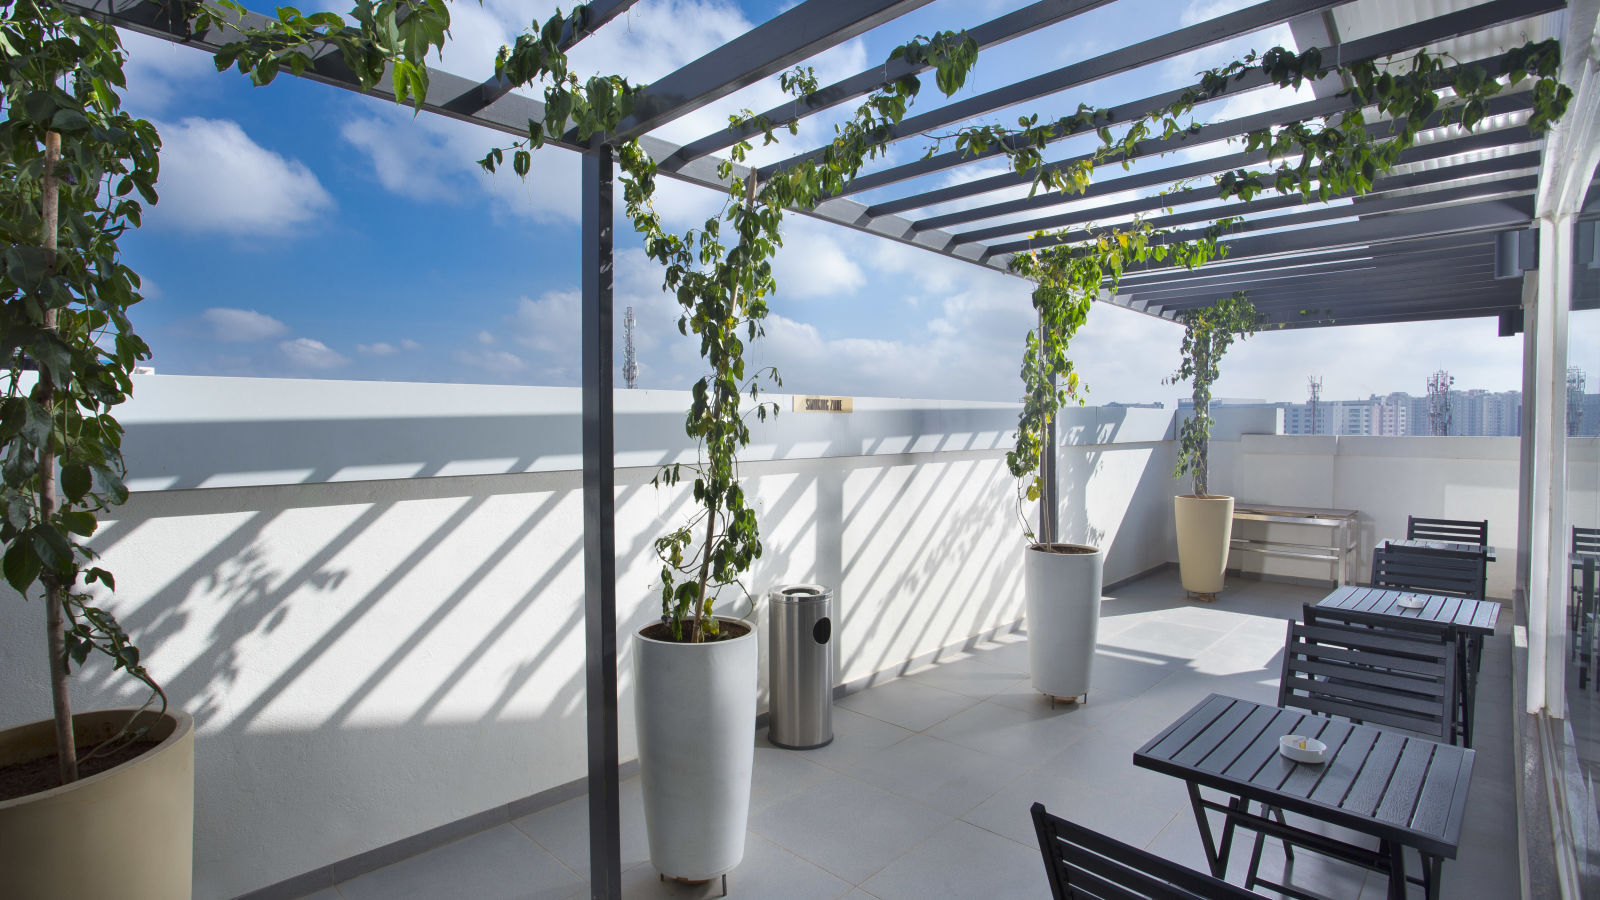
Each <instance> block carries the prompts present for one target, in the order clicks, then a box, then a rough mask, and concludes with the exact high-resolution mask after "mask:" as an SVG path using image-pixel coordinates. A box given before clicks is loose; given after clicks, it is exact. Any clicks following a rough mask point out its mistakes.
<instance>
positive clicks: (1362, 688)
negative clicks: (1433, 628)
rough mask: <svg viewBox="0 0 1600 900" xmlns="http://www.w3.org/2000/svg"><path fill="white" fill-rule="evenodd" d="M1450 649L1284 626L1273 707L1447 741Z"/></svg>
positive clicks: (1451, 729) (1451, 720)
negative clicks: (1405, 731) (1289, 708)
mask: <svg viewBox="0 0 1600 900" xmlns="http://www.w3.org/2000/svg"><path fill="white" fill-rule="evenodd" d="M1455 677H1456V645H1455V644H1454V643H1453V642H1444V643H1439V642H1435V641H1432V640H1428V639H1421V640H1419V639H1417V638H1411V637H1403V636H1398V635H1395V634H1393V633H1387V634H1385V633H1367V634H1362V633H1360V632H1359V631H1358V630H1357V629H1353V628H1331V627H1327V626H1320V625H1302V624H1300V623H1299V622H1290V623H1289V635H1288V640H1287V641H1286V642H1285V644H1284V648H1283V675H1282V678H1281V679H1280V680H1279V683H1278V705H1279V706H1284V707H1294V708H1295V709H1304V710H1307V711H1308V712H1314V713H1318V714H1320V715H1325V716H1343V717H1345V718H1347V719H1350V720H1352V721H1356V722H1370V723H1372V724H1374V725H1391V726H1394V727H1396V728H1404V729H1407V730H1409V731H1415V732H1418V733H1419V734H1423V735H1426V736H1428V737H1431V738H1436V739H1438V740H1441V741H1450V742H1451V743H1454V742H1455V708H1456V704H1455V699H1456V697H1455Z"/></svg>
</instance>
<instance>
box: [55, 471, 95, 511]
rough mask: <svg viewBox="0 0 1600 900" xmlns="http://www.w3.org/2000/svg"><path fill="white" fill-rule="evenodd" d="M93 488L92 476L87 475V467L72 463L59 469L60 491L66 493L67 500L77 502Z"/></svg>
mask: <svg viewBox="0 0 1600 900" xmlns="http://www.w3.org/2000/svg"><path fill="white" fill-rule="evenodd" d="M93 487H94V476H93V475H91V474H90V473H89V467H88V466H85V465H83V464H82V463H72V464H71V465H66V466H62V467H61V489H62V490H63V491H65V492H66V495H67V499H69V500H71V501H73V502H75V503H76V502H78V501H81V500H82V499H83V498H84V495H86V494H88V493H89V491H90V490H91V489H92V488H93Z"/></svg>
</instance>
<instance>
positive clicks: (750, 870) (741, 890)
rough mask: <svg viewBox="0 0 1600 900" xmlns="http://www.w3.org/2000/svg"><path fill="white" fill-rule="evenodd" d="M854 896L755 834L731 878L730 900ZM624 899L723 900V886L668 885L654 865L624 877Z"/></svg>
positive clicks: (842, 884) (831, 877) (819, 899)
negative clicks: (675, 899) (732, 899)
mask: <svg viewBox="0 0 1600 900" xmlns="http://www.w3.org/2000/svg"><path fill="white" fill-rule="evenodd" d="M851 890H853V886H852V885H851V884H850V883H849V882H847V881H844V880H842V879H840V878H838V877H837V876H835V875H832V874H830V873H829V872H827V871H825V870H823V869H821V868H819V867H817V866H815V865H813V864H811V863H809V862H806V861H805V860H803V859H801V858H800V857H798V856H795V855H794V854H793V853H790V852H789V851H787V850H785V849H783V848H782V847H779V846H777V845H776V844H774V843H772V842H771V841H769V840H767V839H766V838H763V837H761V836H760V835H757V834H752V835H750V836H749V838H748V839H747V840H746V842H745V848H744V859H743V860H742V861H741V862H740V863H739V866H738V867H737V868H735V869H734V870H733V871H732V872H729V873H728V897H729V898H749V900H834V898H836V897H840V896H843V895H845V894H846V893H848V892H849V891H851ZM622 895H623V896H624V897H626V898H629V900H633V898H656V897H674V898H685V900H691V898H692V900H699V898H704V897H721V896H722V884H721V880H720V879H717V880H713V881H711V882H707V883H704V884H698V885H691V884H681V883H678V882H675V881H663V880H661V876H660V875H659V874H658V873H657V872H656V870H655V869H654V868H653V867H652V866H651V865H650V864H649V863H645V864H644V865H640V866H635V867H634V868H632V869H629V870H627V871H626V872H623V873H622Z"/></svg>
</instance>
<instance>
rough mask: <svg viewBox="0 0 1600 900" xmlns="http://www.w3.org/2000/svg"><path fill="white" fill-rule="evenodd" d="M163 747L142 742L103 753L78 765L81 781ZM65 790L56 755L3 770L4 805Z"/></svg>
mask: <svg viewBox="0 0 1600 900" xmlns="http://www.w3.org/2000/svg"><path fill="white" fill-rule="evenodd" d="M160 745H161V742H160V741H152V740H139V741H134V742H133V743H131V744H128V745H127V746H124V747H121V748H119V749H117V750H115V751H112V752H108V753H102V754H100V755H99V756H96V757H94V758H93V759H88V760H84V761H82V762H80V763H78V778H79V779H83V778H88V777H89V776H90V775H98V774H100V773H101V772H104V771H106V770H107V769H114V768H116V767H117V766H120V765H122V764H123V763H125V762H128V761H129V760H132V759H136V758H138V757H140V756H143V755H144V754H145V753H148V752H150V751H151V750H154V749H155V748H156V747H159V746H160ZM60 786H61V770H60V767H59V766H57V765H56V755H55V753H53V752H52V753H50V754H49V755H47V756H41V757H39V758H38V759H30V760H28V761H27V762H19V763H12V764H11V765H9V766H0V801H4V800H15V799H16V798H18V797H26V796H28V795H29V794H37V793H39V792H40V791H48V790H50V789H51V788H58V787H60Z"/></svg>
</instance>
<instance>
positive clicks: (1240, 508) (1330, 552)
mask: <svg viewBox="0 0 1600 900" xmlns="http://www.w3.org/2000/svg"><path fill="white" fill-rule="evenodd" d="M1357 515H1358V513H1357V512H1356V510H1353V509H1319V508H1316V507H1310V506H1270V505H1268V504H1265V503H1237V502H1236V503H1234V505H1233V519H1234V521H1235V522H1268V523H1272V524H1278V525H1318V526H1321V527H1324V528H1332V529H1334V542H1333V543H1332V544H1331V545H1326V544H1300V543H1294V542H1291V541H1278V540H1269V539H1267V538H1240V537H1236V538H1234V539H1233V540H1232V541H1230V542H1229V543H1230V547H1231V549H1233V550H1242V551H1245V552H1247V553H1259V554H1261V555H1263V556H1282V557H1288V558H1290V559H1312V560H1319V561H1322V562H1327V563H1332V564H1333V581H1334V584H1335V585H1338V586H1342V585H1344V584H1345V583H1346V582H1348V581H1353V580H1355V579H1354V578H1353V577H1352V576H1351V566H1352V565H1353V564H1354V563H1355V558H1356V516H1357Z"/></svg>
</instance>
